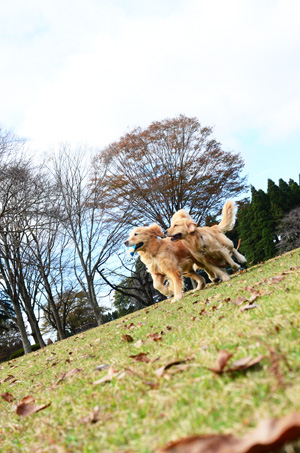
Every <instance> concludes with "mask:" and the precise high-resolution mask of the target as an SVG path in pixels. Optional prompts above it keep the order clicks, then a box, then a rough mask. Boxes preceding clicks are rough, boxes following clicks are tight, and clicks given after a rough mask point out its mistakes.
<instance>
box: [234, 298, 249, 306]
mask: <svg viewBox="0 0 300 453" xmlns="http://www.w3.org/2000/svg"><path fill="white" fill-rule="evenodd" d="M246 300H247V299H246V297H244V296H238V297H237V298H236V299H234V300H233V301H232V303H233V304H234V305H241V304H243V303H244V302H246Z"/></svg>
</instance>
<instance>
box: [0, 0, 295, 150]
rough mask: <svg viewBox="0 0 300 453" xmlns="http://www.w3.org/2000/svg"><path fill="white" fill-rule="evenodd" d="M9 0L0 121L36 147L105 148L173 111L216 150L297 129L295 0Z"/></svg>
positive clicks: (4, 17)
mask: <svg viewBox="0 0 300 453" xmlns="http://www.w3.org/2000/svg"><path fill="white" fill-rule="evenodd" d="M15 3H16V2H7V8H9V9H7V11H6V15H5V14H4V16H3V14H1V12H0V16H1V17H2V19H1V22H2V23H0V25H3V22H7V26H6V28H4V31H2V33H1V34H2V42H3V35H5V40H4V44H2V46H1V50H2V51H4V63H5V66H6V70H5V69H4V71H3V72H2V76H1V77H2V83H1V85H2V88H1V92H3V93H2V94H1V99H2V102H1V106H0V121H1V122H2V123H5V125H6V126H8V127H10V126H11V127H14V124H16V126H17V132H19V133H20V134H22V135H23V136H27V137H29V138H32V139H33V144H35V145H36V146H42V147H47V146H50V144H53V143H57V142H58V141H61V140H68V141H70V142H83V143H90V144H93V145H99V146H105V145H106V144H108V143H109V142H111V141H113V140H117V139H118V138H119V136H120V135H122V134H123V133H124V132H126V130H127V128H129V129H131V128H132V127H134V126H137V125H141V126H146V125H147V124H149V123H150V122H152V121H154V120H159V119H163V118H165V117H167V116H174V115H176V114H178V113H184V114H187V115H194V116H197V117H198V118H199V119H200V121H201V122H202V123H203V124H209V125H216V138H217V139H219V140H221V141H222V142H225V143H226V145H227V146H228V147H230V146H232V145H234V144H236V143H237V141H236V135H242V133H243V131H248V130H256V131H257V134H259V135H260V136H261V137H262V139H263V140H265V141H267V142H268V143H272V141H274V142H275V141H276V140H277V139H278V138H280V139H283V138H284V137H286V136H288V135H289V134H292V133H295V132H296V131H299V130H300V124H299V122H300V120H299V118H300V116H299V102H300V93H299V82H298V81H299V75H300V74H299V72H300V61H299V58H298V55H299V50H300V49H299V45H300V28H299V26H298V17H299V12H300V4H299V2H298V1H297V0H295V1H293V0H276V1H275V0H274V1H269V0H263V1H259V0H228V1H227V2H224V1H223V0H212V1H209V2H208V1H204V0H184V1H179V2H172V1H166V0H162V1H161V2H158V1H155V2H146V1H139V2H138V1H120V0H119V1H117V0H115V1H112V2H104V1H96V0H87V1H83V0H82V1H79V0H78V1H71V0H65V1H60V2H58V1H57V0H52V2H39V1H37V0H36V1H33V0H32V1H30V0H27V1H25V2H24V1H19V2H18V6H19V8H18V13H15V11H16V9H15V6H14V9H12V8H13V4H14V5H15ZM108 3H109V4H108ZM150 4H151V7H150V6H149V5H150ZM9 22H11V23H9ZM2 61H3V60H2ZM6 119H7V120H8V122H9V123H11V124H7V122H6Z"/></svg>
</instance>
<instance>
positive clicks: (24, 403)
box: [16, 395, 51, 417]
mask: <svg viewBox="0 0 300 453" xmlns="http://www.w3.org/2000/svg"><path fill="white" fill-rule="evenodd" d="M50 404H51V403H48V404H42V405H40V406H39V405H38V404H35V399H34V398H33V396H31V395H29V396H25V397H24V398H23V399H22V400H21V401H20V402H19V403H18V404H17V408H16V413H17V415H19V416H20V417H26V416H27V415H31V414H35V413H36V412H39V411H41V410H43V409H46V407H49V406H50Z"/></svg>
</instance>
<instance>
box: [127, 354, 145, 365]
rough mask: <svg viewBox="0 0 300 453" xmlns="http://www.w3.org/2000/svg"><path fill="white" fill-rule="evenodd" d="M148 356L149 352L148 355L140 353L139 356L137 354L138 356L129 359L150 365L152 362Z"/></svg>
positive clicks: (131, 356)
mask: <svg viewBox="0 0 300 453" xmlns="http://www.w3.org/2000/svg"><path fill="white" fill-rule="evenodd" d="M147 356H148V352H147V353H144V352H140V353H139V354H136V355H130V356H129V357H130V358H131V359H134V360H136V361H137V362H145V363H148V362H150V359H149V357H147Z"/></svg>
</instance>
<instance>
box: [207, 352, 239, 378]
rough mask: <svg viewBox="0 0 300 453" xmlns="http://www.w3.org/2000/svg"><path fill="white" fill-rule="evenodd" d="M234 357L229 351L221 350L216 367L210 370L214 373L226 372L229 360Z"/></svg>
mask: <svg viewBox="0 0 300 453" xmlns="http://www.w3.org/2000/svg"><path fill="white" fill-rule="evenodd" d="M232 356H233V354H230V353H229V352H228V351H224V350H221V351H219V354H218V358H217V362H216V366H215V367H213V368H208V369H209V370H210V371H213V372H214V373H217V374H221V373H223V371H224V368H225V367H226V365H227V362H228V360H229V359H230V358H231V357H232Z"/></svg>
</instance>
